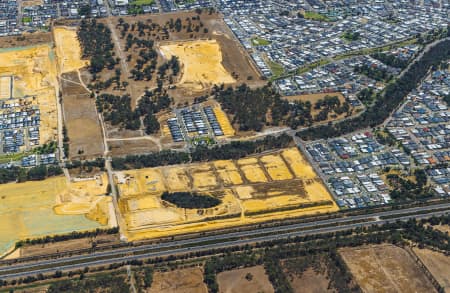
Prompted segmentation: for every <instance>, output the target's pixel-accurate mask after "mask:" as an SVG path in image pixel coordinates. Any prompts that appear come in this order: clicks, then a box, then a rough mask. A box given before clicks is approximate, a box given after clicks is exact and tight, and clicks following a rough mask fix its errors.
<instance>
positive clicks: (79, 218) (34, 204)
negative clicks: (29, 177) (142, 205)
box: [0, 177, 110, 254]
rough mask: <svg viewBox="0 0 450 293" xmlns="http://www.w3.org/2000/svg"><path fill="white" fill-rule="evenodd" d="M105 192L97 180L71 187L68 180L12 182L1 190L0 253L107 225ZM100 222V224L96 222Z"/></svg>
mask: <svg viewBox="0 0 450 293" xmlns="http://www.w3.org/2000/svg"><path fill="white" fill-rule="evenodd" d="M104 189H105V190H106V185H104V186H103V187H102V186H99V184H98V183H96V182H95V181H85V182H79V183H73V184H68V183H67V181H66V178H64V177H55V178H51V179H47V180H44V181H38V182H34V181H30V182H25V183H10V184H4V185H2V186H1V187H0V203H1V204H0V223H1V225H0V234H1V235H2V237H1V239H0V253H1V254H3V253H5V252H6V251H7V250H8V249H9V248H11V247H12V246H13V245H14V243H15V242H16V241H18V240H23V239H26V238H33V237H41V236H45V235H51V234H61V233H70V232H72V231H84V230H92V229H95V228H98V227H101V226H102V225H101V224H100V223H102V224H105V225H106V224H107V223H108V218H109V212H108V214H105V209H106V210H108V202H110V199H108V198H107V197H97V195H100V194H101V193H102V192H103V193H104ZM96 220H98V221H99V222H96Z"/></svg>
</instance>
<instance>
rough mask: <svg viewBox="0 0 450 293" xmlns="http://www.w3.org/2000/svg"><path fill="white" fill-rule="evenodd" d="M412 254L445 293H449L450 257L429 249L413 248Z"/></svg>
mask: <svg viewBox="0 0 450 293" xmlns="http://www.w3.org/2000/svg"><path fill="white" fill-rule="evenodd" d="M414 253H415V254H416V255H417V256H418V257H419V258H420V260H421V261H422V262H423V263H424V265H425V266H426V267H427V268H428V270H430V272H431V273H432V274H433V276H434V277H435V278H436V280H437V281H438V282H439V284H440V285H441V286H442V287H443V288H444V290H445V292H450V256H448V255H445V254H443V253H440V252H436V251H432V250H430V249H418V248H414Z"/></svg>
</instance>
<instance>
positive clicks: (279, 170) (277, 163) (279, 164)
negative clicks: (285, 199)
mask: <svg viewBox="0 0 450 293" xmlns="http://www.w3.org/2000/svg"><path fill="white" fill-rule="evenodd" d="M260 160H261V162H262V163H263V165H264V167H265V168H266V170H267V173H269V176H270V178H272V180H289V179H292V178H293V175H292V174H291V172H290V171H289V169H288V167H287V166H286V164H285V163H284V161H283V159H282V158H281V157H280V156H277V155H268V156H263V157H261V158H260Z"/></svg>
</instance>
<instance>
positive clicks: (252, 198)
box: [115, 148, 338, 240]
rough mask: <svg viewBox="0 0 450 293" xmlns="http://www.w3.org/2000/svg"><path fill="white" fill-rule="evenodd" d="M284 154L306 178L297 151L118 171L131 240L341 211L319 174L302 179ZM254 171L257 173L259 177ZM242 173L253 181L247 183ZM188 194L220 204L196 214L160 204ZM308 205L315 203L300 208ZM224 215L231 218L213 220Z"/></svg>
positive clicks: (170, 205)
mask: <svg viewBox="0 0 450 293" xmlns="http://www.w3.org/2000/svg"><path fill="white" fill-rule="evenodd" d="M285 152H286V153H289V154H290V155H291V159H292V158H294V157H296V158H297V159H298V160H300V161H299V162H298V163H297V165H296V166H297V167H296V168H297V169H298V170H297V173H299V174H301V175H303V173H301V172H300V171H301V170H303V169H305V168H306V167H305V166H304V165H303V164H307V162H303V161H301V159H302V156H301V155H300V154H299V151H298V149H296V148H292V149H285V150H281V151H276V152H274V153H273V154H266V155H264V156H254V157H248V158H244V159H240V160H238V161H232V160H220V161H214V162H209V163H194V164H185V165H177V166H166V167H158V168H148V169H140V170H129V171H122V172H115V180H116V182H117V185H118V189H119V193H120V200H119V208H120V212H121V213H122V215H123V217H124V219H125V222H126V229H125V231H126V232H125V233H126V236H127V238H128V239H129V240H139V239H145V238H152V237H163V236H168V235H173V234H180V233H192V232H200V231H205V230H210V229H220V228H225V227H230V226H234V225H242V224H251V223H258V222H262V221H268V220H275V219H284V218H289V217H297V216H302V215H306V214H316V213H327V212H334V211H337V210H338V207H337V206H336V204H335V203H334V202H333V200H332V197H331V195H330V194H329V193H328V191H327V190H326V188H325V187H324V185H323V182H322V181H321V180H320V179H319V178H318V177H317V175H316V174H315V173H314V174H313V175H314V176H313V175H308V176H306V177H307V178H308V180H304V179H303V178H298V177H296V174H297V173H295V174H294V172H291V171H290V170H289V168H288V166H287V165H286V164H285V163H284V161H283V159H282V157H281V154H282V153H285ZM263 161H264V162H266V163H263ZM276 162H281V163H283V164H284V165H282V166H284V167H276V166H274V164H276ZM266 165H267V167H265V166H266ZM288 165H289V164H288ZM290 167H292V166H290ZM294 167H295V166H294ZM251 170H258V172H259V173H256V176H255V172H251ZM246 172H247V173H248V174H246ZM265 172H267V173H268V174H272V175H271V176H273V180H272V181H270V182H266V181H267V178H266V176H265V175H264V174H265ZM241 174H246V176H245V177H247V176H248V177H249V178H247V179H245V178H244V176H242V175H241ZM252 176H253V177H252ZM261 178H262V179H263V180H261ZM248 179H251V180H253V181H255V182H257V183H252V181H250V180H248ZM246 180H248V181H250V182H248V181H246ZM189 190H194V191H196V192H199V193H200V194H205V195H211V196H214V197H217V198H219V199H221V200H222V203H221V204H220V205H218V206H216V207H214V208H209V209H198V210H197V209H181V208H177V207H175V206H174V205H172V204H169V203H167V202H164V201H163V200H161V194H162V193H163V192H164V191H171V192H174V191H189ZM306 203H316V205H315V206H312V207H308V208H306V207H304V206H302V205H303V204H306ZM280 209H283V211H280ZM223 216H227V217H228V218H226V219H214V218H215V217H223Z"/></svg>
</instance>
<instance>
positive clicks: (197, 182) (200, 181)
mask: <svg viewBox="0 0 450 293" xmlns="http://www.w3.org/2000/svg"><path fill="white" fill-rule="evenodd" d="M192 178H193V179H194V180H193V182H192V185H193V186H194V189H198V190H205V189H210V188H214V187H216V186H217V179H216V176H215V175H214V172H212V171H202V172H195V173H192Z"/></svg>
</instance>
